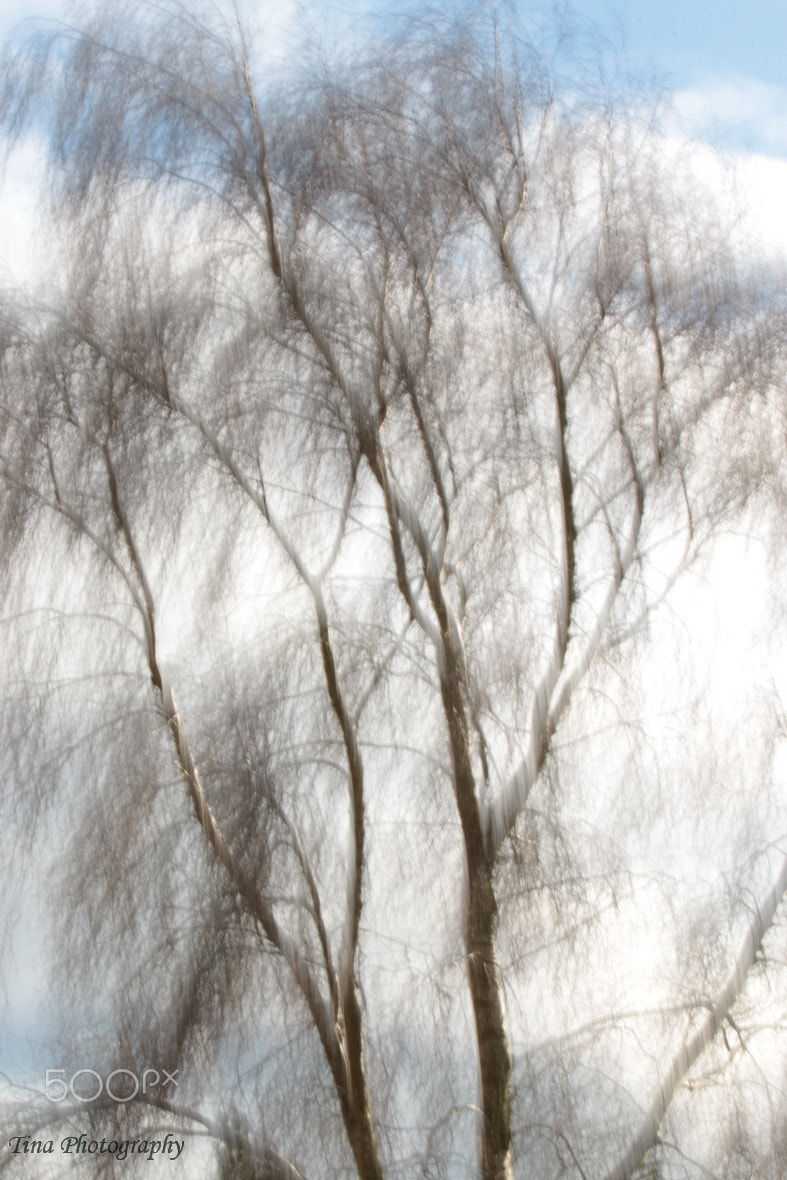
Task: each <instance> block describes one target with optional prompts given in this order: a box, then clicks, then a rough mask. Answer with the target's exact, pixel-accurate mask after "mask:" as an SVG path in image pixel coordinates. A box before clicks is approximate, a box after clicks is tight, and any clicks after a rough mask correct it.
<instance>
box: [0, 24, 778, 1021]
mask: <svg viewBox="0 0 787 1180" xmlns="http://www.w3.org/2000/svg"><path fill="white" fill-rule="evenodd" d="M118 2H119V0H118ZM248 2H249V5H250V6H251V5H252V3H253V0H248ZM410 6H411V7H416V5H415V4H411V5H410ZM544 7H545V6H544ZM572 7H573V12H574V14H575V16H576V18H577V19H578V21H579V23H580V26H581V25H582V24H584V23H585V22H588V23H589V22H596V23H597V24H598V28H599V31H600V33H601V34H602V35H605V36H607V37H609V39H610V41H611V42H612V43H613V44H618V45H622V46H623V48H624V51H625V54H626V59H627V63H628V65H629V66H630V68H631V69H632V70H633V71H634V72H637V73H641V74H642V75H643V76H646V77H652V78H653V80H654V81H655V82H656V83H658V84H660V85H662V86H663V87H664V88H665V89H666V90H668V91H669V92H670V93H671V94H672V96H673V110H674V115H673V117H672V118H671V120H670V122H669V125H668V126H667V127H666V128H665V130H667V131H668V132H669V134H670V135H672V136H677V135H683V136H685V137H686V138H687V140H688V141H689V142H690V143H691V145H692V151H694V152H695V153H696V157H697V160H698V162H699V163H700V165H701V166H702V167H703V169H705V170H706V171H707V174H708V176H709V177H711V178H713V177H716V178H718V181H719V183H720V184H721V183H728V182H729V179H730V169H729V166H730V165H732V166H733V167H734V169H736V170H737V171H736V175H737V184H738V188H739V192H740V194H741V200H742V202H743V204H744V205H745V206H746V207H747V208H748V209H749V210H750V211H751V217H752V224H753V228H754V230H756V231H757V232H758V233H759V234H760V237H761V240H762V242H763V246H764V247H765V248H766V249H768V250H773V251H784V252H785V254H786V255H787V217H786V216H785V210H786V209H787V77H785V74H784V70H783V61H784V59H785V47H787V3H786V2H785V0H750V3H749V5H748V7H747V8H746V10H745V11H744V9H743V7H742V5H741V4H740V0H734V2H733V0H660V2H659V3H658V4H657V3H656V2H655V0H629V2H628V3H627V4H626V6H625V12H624V11H623V9H622V6H618V7H617V8H616V7H615V6H614V5H611V4H609V3H606V2H605V0H576V2H575V3H574V5H573V6H572ZM304 10H305V13H306V16H307V18H311V19H312V20H314V21H315V23H316V25H317V26H318V27H319V26H321V25H322V26H324V27H325V28H330V29H331V30H332V32H333V33H334V34H335V33H336V30H337V29H341V27H342V24H343V22H347V24H348V26H350V25H352V24H354V23H355V22H356V21H357V20H358V18H359V17H362V16H363V15H365V14H368V13H374V12H377V13H384V12H385V11H391V6H390V5H386V4H384V3H383V2H382V0H347V2H345V3H340V4H339V3H330V2H329V0H308V3H306V4H305V5H303V6H301V5H298V4H297V3H296V0H270V3H269V4H268V5H267V7H263V5H262V4H260V5H259V11H266V12H270V14H271V18H270V19H271V20H272V25H271V27H270V30H269V31H270V34H271V36H270V38H269V41H272V43H273V44H275V45H277V46H278V47H279V50H280V51H281V52H286V46H287V44H288V43H289V35H288V30H289V34H290V35H294V32H295V30H297V28H298V27H299V25H300V24H301V23H302V21H303V18H304ZM66 11H67V6H66V4H64V3H62V2H61V0H35V2H31V0H0V37H2V38H4V37H5V36H7V35H8V34H9V33H10V31H11V29H12V28H13V26H14V25H15V24H16V23H17V22H19V21H20V20H23V19H25V18H26V17H32V16H38V15H42V16H48V17H52V16H54V17H59V16H62V15H63V14H64V13H65V12H66ZM265 19H266V22H267V21H268V19H269V18H268V17H267V16H266V17H265ZM565 19H566V21H567V23H570V18H568V17H566V18H565ZM709 145H714V147H715V148H716V149H718V150H719V151H720V152H721V153H722V157H721V158H722V161H723V165H722V164H720V163H717V162H714V157H713V155H712V153H711V152H710V150H709ZM39 167H40V161H39V153H38V151H37V148H36V145H35V143H34V142H27V143H23V144H21V145H20V146H19V147H18V148H16V149H15V150H14V152H13V153H12V155H11V157H10V158H9V159H8V160H7V161H6V166H5V169H4V173H3V179H2V187H1V188H0V288H2V287H7V286H9V285H11V284H13V283H14V282H24V281H26V280H28V279H29V278H30V277H31V275H33V274H34V271H35V265H34V259H35V258H36V257H43V256H45V247H44V246H43V244H42V238H41V233H40V228H39V227H40V217H39V216H38V215H37V212H36V210H37V196H36V193H37V184H38V178H39V175H40V171H39ZM721 559H722V560H723V559H724V554H722V555H721ZM727 561H728V565H729V570H728V571H726V576H725V577H723V578H721V579H720V581H721V582H722V583H725V584H726V585H727V586H728V587H729V596H728V597H729V601H728V602H726V604H724V605H725V606H726V612H727V614H728V616H729V618H734V617H736V616H738V617H745V614H746V609H745V607H744V606H743V605H742V604H743V602H744V601H748V599H745V598H744V599H741V601H739V600H738V598H737V597H736V595H738V596H740V595H742V594H743V588H742V581H741V579H740V578H737V579H736V577H735V575H734V573H733V567H734V565H735V564H736V563H737V564H740V554H739V553H737V552H735V553H733V552H732V551H730V552H729V553H728V554H727ZM749 573H750V574H751V567H750V568H749ZM757 573H758V571H754V574H755V575H756V574H757ZM752 576H754V575H752ZM756 580H762V576H761V574H760V575H759V577H758V578H757V579H756ZM750 589H751V586H750V585H749V587H748V588H747V593H748V591H750ZM727 634H728V637H729V631H728V632H727ZM751 650H752V649H751V634H750V629H741V631H740V635H739V638H738V640H737V641H735V640H734V636H733V640H732V641H729V642H728V648H727V655H728V658H729V660H730V663H731V666H730V668H729V670H728V677H729V679H735V678H739V677H740V676H741V670H742V666H743V665H745V664H746V663H747V661H749V662H750V661H751ZM24 943H25V939H24V938H22V940H21V943H20V946H19V947H18V948H17V955H18V961H19V969H18V970H17V971H16V972H15V973H14V975H13V979H12V985H11V989H10V990H11V993H12V994H11V996H10V999H11V1001H12V1011H13V1010H14V1005H15V1011H16V1016H17V1020H18V1028H17V1031H18V1032H19V1033H20V1034H21V1033H22V1031H23V1026H24V1024H25V1018H26V1017H27V1018H29V1019H30V1020H31V1021H32V1019H33V1009H34V1005H35V1001H36V998H37V997H36V988H35V985H34V984H33V980H34V979H35V978H36V975H37V972H36V968H35V965H34V962H33V959H32V955H31V952H30V949H29V948H27V954H28V956H30V963H29V966H28V967H27V969H25V955H26V950H25V947H24V945H23V944H24ZM14 984H15V986H14ZM23 1013H24V1015H23Z"/></svg>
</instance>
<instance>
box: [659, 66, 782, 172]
mask: <svg viewBox="0 0 787 1180" xmlns="http://www.w3.org/2000/svg"><path fill="white" fill-rule="evenodd" d="M674 107H675V110H676V112H677V114H678V116H679V117H680V119H681V121H682V122H683V124H684V126H685V128H686V129H687V130H688V132H689V133H690V134H694V135H699V136H702V137H703V138H708V139H711V140H713V141H714V142H715V143H718V144H719V145H720V146H722V147H728V148H732V149H738V150H740V149H749V150H752V151H762V152H765V153H767V154H768V155H775V156H787V87H785V86H774V85H771V84H769V83H767V82H762V81H760V80H759V79H757V78H745V77H731V78H727V79H717V80H713V81H709V82H708V83H706V84H704V85H698V86H692V87H691V88H689V89H685V90H679V91H678V92H677V93H676V94H675V96H674Z"/></svg>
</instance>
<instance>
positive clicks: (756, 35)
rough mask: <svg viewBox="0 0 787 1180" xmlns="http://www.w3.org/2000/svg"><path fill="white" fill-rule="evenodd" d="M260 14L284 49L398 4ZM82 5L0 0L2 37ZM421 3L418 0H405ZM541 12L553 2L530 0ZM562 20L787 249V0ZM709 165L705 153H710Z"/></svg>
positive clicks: (723, 1)
mask: <svg viewBox="0 0 787 1180" xmlns="http://www.w3.org/2000/svg"><path fill="white" fill-rule="evenodd" d="M242 3H243V0H242ZM245 6H247V7H248V8H249V9H251V10H253V11H256V12H258V13H259V14H261V19H262V20H263V21H264V22H265V26H266V31H267V32H268V33H269V36H268V37H267V38H266V39H267V40H268V43H269V44H271V43H273V44H274V45H277V46H278V47H279V49H280V51H281V50H282V49H283V50H284V51H285V52H286V46H287V44H288V40H289V38H288V35H287V32H288V28H289V29H291V30H295V29H297V28H298V27H300V26H302V24H303V23H304V19H306V20H307V21H308V20H309V19H311V20H312V21H314V23H315V24H316V25H317V27H318V28H319V26H320V25H321V24H322V25H324V27H325V28H326V29H328V28H329V29H331V30H332V32H333V33H335V32H336V30H337V29H341V26H342V24H343V23H346V24H347V25H348V26H350V25H353V24H355V23H356V22H357V21H358V19H359V18H360V17H363V16H364V15H365V14H369V13H385V12H391V11H397V10H399V9H400V8H401V5H395V4H392V3H391V2H390V0H342V2H340V3H337V2H335V0H302V2H301V0H268V2H267V3H266V2H265V0H262V2H260V3H255V0H245ZM79 7H83V8H84V7H85V5H84V4H83V5H81V6H77V7H76V8H74V6H72V5H69V4H67V3H66V2H65V0H0V37H3V38H4V37H5V36H7V35H8V33H9V32H10V30H11V29H12V28H13V27H14V25H15V24H17V23H18V22H20V21H22V20H24V19H26V18H30V17H35V16H49V17H52V16H54V17H60V16H63V15H64V14H66V13H68V12H72V11H77V12H78V11H79ZM407 7H409V8H411V9H417V8H418V7H419V5H418V3H417V0H407ZM529 8H530V9H531V10H533V11H536V12H539V11H541V12H548V11H549V5H548V4H545V3H536V4H531V5H529ZM560 11H561V13H562V19H563V20H564V21H565V22H566V24H567V25H570V24H571V23H575V24H578V25H579V26H580V27H583V26H591V25H595V26H596V27H597V29H598V32H599V34H600V35H601V37H602V38H603V37H607V38H608V39H609V41H610V42H611V44H612V45H615V46H622V47H623V51H624V55H625V61H626V64H627V65H628V66H629V67H630V68H631V69H632V70H633V71H634V72H636V73H638V74H642V75H643V76H644V77H649V78H652V79H653V80H654V82H655V83H656V84H657V85H660V86H662V87H664V88H665V89H666V90H667V91H668V92H669V93H670V94H671V95H672V98H673V107H674V113H675V119H674V121H673V124H672V126H671V127H670V130H671V131H672V132H673V133H677V132H678V131H680V132H682V133H683V134H686V135H687V136H689V137H691V138H695V139H696V140H698V141H699V142H707V143H712V144H714V145H715V146H716V147H717V148H719V149H721V150H722V151H723V152H724V154H725V157H726V159H727V161H728V162H729V161H733V162H734V163H735V164H736V165H737V166H738V168H739V179H740V184H741V189H742V193H743V201H744V203H745V204H746V205H748V206H749V207H750V208H751V210H752V214H753V217H754V219H755V222H756V224H757V225H758V226H759V228H760V230H761V231H762V233H763V235H764V236H765V238H766V239H767V240H768V241H775V242H778V243H779V244H780V245H781V246H782V247H783V248H785V249H787V228H785V220H787V219H786V218H785V216H784V213H783V210H784V209H785V207H787V73H786V72H785V68H784V61H785V48H787V4H786V3H785V2H784V0H750V2H749V3H748V4H747V5H746V6H744V5H743V4H741V3H740V0H659V2H658V3H656V0H628V2H627V3H625V4H623V3H618V4H614V3H610V2H609V0H574V3H573V4H570V5H561V6H560ZM35 165H36V153H35V150H34V149H33V148H32V147H31V146H30V145H28V146H27V147H26V148H23V149H21V150H18V151H17V152H16V153H14V156H13V158H12V159H11V160H10V161H9V162H8V163H7V165H6V168H5V180H4V183H3V187H2V189H1V190H0V201H2V217H0V260H3V263H4V265H2V266H0V276H2V275H3V274H4V275H5V278H6V280H7V279H8V277H9V270H10V272H11V275H13V276H14V277H16V278H21V277H23V276H24V274H25V273H26V272H27V270H28V268H29V258H30V254H31V240H30V232H31V229H32V227H33V226H34V224H35V217H34V194H35V187H36V186H35V176H36V167H35ZM709 167H711V165H709Z"/></svg>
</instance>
